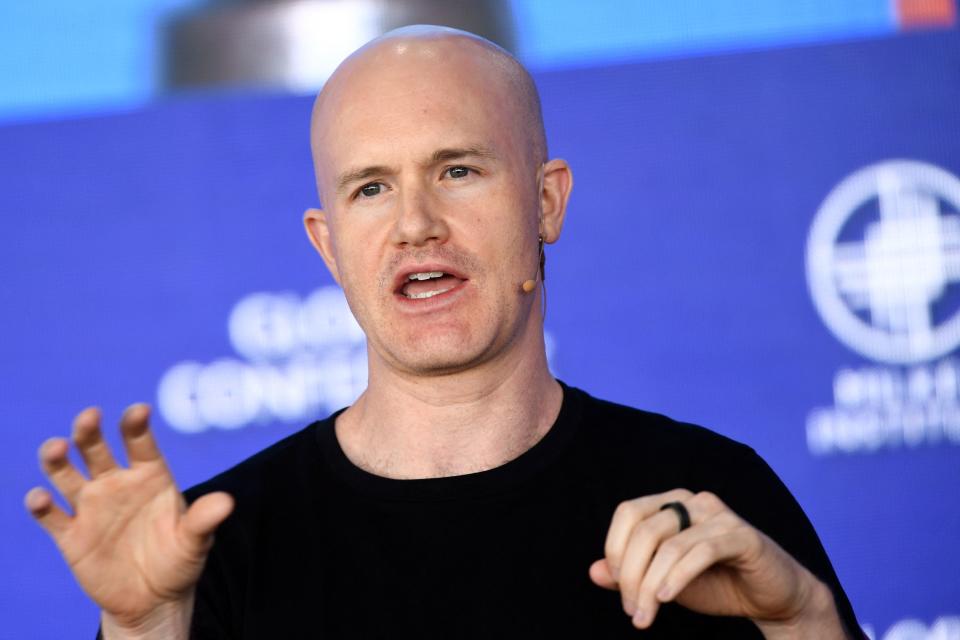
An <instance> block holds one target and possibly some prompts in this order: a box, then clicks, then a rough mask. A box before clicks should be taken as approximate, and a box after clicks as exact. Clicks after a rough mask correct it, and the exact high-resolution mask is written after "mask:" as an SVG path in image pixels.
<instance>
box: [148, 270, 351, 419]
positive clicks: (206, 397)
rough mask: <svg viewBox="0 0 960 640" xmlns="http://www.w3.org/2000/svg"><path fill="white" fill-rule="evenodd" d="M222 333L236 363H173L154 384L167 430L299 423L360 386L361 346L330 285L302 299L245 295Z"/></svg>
mask: <svg viewBox="0 0 960 640" xmlns="http://www.w3.org/2000/svg"><path fill="white" fill-rule="evenodd" d="M227 329H228V333H229V336H230V342H231V344H232V345H233V348H234V350H235V351H236V353H237V354H238V355H239V356H241V357H240V358H237V357H230V358H221V359H219V360H216V361H214V362H211V363H207V364H204V363H200V362H195V361H184V362H180V363H178V364H175V365H174V366H173V367H171V368H170V369H169V370H168V371H167V372H166V374H164V376H163V378H162V379H161V381H160V385H159V388H158V389H157V406H158V408H159V409H160V413H161V415H162V416H163V419H164V420H165V421H166V422H167V424H169V425H170V426H171V427H173V428H174V429H176V430H178V431H182V432H187V433H194V432H199V431H203V430H205V429H207V428H209V427H215V428H220V429H237V428H241V427H245V426H247V425H249V424H253V423H272V422H291V423H293V422H295V423H301V422H305V421H309V420H314V419H316V418H318V417H322V416H323V415H325V414H327V413H329V412H331V411H334V410H336V409H338V408H340V407H343V406H345V405H348V404H350V403H351V402H353V400H355V399H356V397H357V396H358V395H360V393H361V392H362V391H363V389H364V388H365V387H366V384H367V360H366V348H365V346H366V341H365V339H364V335H363V331H362V330H361V329H360V326H359V325H358V324H357V321H356V320H355V319H354V317H353V314H352V313H350V308H349V307H348V306H347V302H346V300H345V299H344V297H343V293H342V292H341V291H340V289H338V288H337V287H321V288H320V289H317V290H316V291H314V292H313V293H312V294H310V295H309V296H307V297H306V298H301V297H300V296H298V295H297V294H294V293H253V294H250V295H248V296H246V297H245V298H242V299H241V300H240V301H239V302H238V303H237V304H236V305H234V307H233V310H232V311H231V312H230V317H229V320H228V322H227Z"/></svg>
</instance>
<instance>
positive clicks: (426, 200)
mask: <svg viewBox="0 0 960 640" xmlns="http://www.w3.org/2000/svg"><path fill="white" fill-rule="evenodd" d="M405 187H406V188H404V189H403V192H402V195H401V197H400V198H399V210H398V211H397V213H396V220H395V221H394V225H393V229H392V230H391V240H392V241H393V242H394V244H396V245H398V246H410V247H421V246H424V245H426V244H427V243H429V242H430V241H434V242H438V243H444V242H446V241H447V236H448V234H449V229H448V227H447V223H446V220H445V218H444V214H443V212H442V211H441V205H440V203H439V202H437V200H436V198H435V197H433V196H432V195H431V194H430V193H429V190H428V189H425V188H423V187H422V186H419V185H405Z"/></svg>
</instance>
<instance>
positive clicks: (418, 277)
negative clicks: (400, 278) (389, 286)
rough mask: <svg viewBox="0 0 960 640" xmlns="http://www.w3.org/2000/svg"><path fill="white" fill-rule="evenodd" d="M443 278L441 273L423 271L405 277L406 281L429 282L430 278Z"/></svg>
mask: <svg viewBox="0 0 960 640" xmlns="http://www.w3.org/2000/svg"><path fill="white" fill-rule="evenodd" d="M442 276H443V271H423V272H421V273H411V274H410V275H409V276H407V279H408V280H429V279H431V278H440V277H442Z"/></svg>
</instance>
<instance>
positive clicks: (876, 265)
mask: <svg viewBox="0 0 960 640" xmlns="http://www.w3.org/2000/svg"><path fill="white" fill-rule="evenodd" d="M873 202H876V203H877V209H878V212H879V215H878V218H877V219H876V220H874V221H872V222H870V223H868V224H867V226H866V229H865V231H864V234H863V237H862V238H858V239H850V240H841V238H840V236H841V232H842V231H843V230H844V225H845V223H846V222H847V221H848V220H849V219H850V218H851V217H852V216H853V215H854V214H855V213H857V212H858V211H860V210H861V208H862V207H864V206H865V205H869V204H872V203H873ZM941 202H943V203H946V204H948V205H949V206H951V207H953V208H954V209H960V179H958V178H957V177H955V176H953V175H951V174H950V173H947V172H946V171H944V170H943V169H940V168H938V167H935V166H933V165H930V164H926V163H922V162H913V161H907V160H895V161H890V162H881V163H879V164H875V165H872V166H869V167H866V168H864V169H861V170H859V171H857V172H856V173H854V174H853V175H851V176H850V177H848V178H846V179H845V180H844V181H843V182H841V183H840V184H839V185H838V186H837V187H836V188H835V189H834V190H833V191H832V192H831V193H830V195H828V196H827V199H826V200H825V201H824V203H823V205H821V207H820V210H819V211H818V212H817V216H816V219H815V220H814V223H813V228H812V229H811V230H810V238H809V241H808V244H807V277H808V281H809V284H810V292H811V293H812V295H813V301H814V303H815V304H816V306H817V310H818V311H819V312H820V315H821V316H822V317H823V320H824V322H826V323H827V326H828V327H830V329H831V330H832V331H833V333H834V334H835V335H836V336H837V337H838V338H839V339H840V340H842V341H843V342H844V343H846V345H847V346H849V347H850V348H852V349H854V350H855V351H859V352H860V353H862V354H863V355H865V356H867V357H868V358H872V359H874V360H879V361H881V362H889V363H896V364H910V363H916V362H922V361H925V360H931V359H933V358H937V357H939V356H942V355H945V354H947V353H950V352H951V351H953V350H954V349H956V348H957V346H958V345H960V312H954V313H953V314H952V315H951V316H950V317H949V318H948V319H946V320H945V321H942V322H940V323H937V322H936V320H935V318H934V314H933V306H934V305H935V304H936V303H937V302H938V301H940V300H941V299H942V298H943V296H944V295H945V293H946V292H947V289H948V286H949V285H951V284H954V283H957V282H960V216H958V215H956V214H955V213H946V212H945V211H943V210H942V208H941Z"/></svg>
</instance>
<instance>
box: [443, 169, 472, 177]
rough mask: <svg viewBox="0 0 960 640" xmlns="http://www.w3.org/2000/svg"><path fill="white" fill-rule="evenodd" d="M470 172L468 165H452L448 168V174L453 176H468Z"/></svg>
mask: <svg viewBox="0 0 960 640" xmlns="http://www.w3.org/2000/svg"><path fill="white" fill-rule="evenodd" d="M469 173H470V169H468V168H467V167H450V168H449V169H447V175H448V176H450V177H451V178H457V179H459V178H466V177H467V175H468V174H469Z"/></svg>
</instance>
